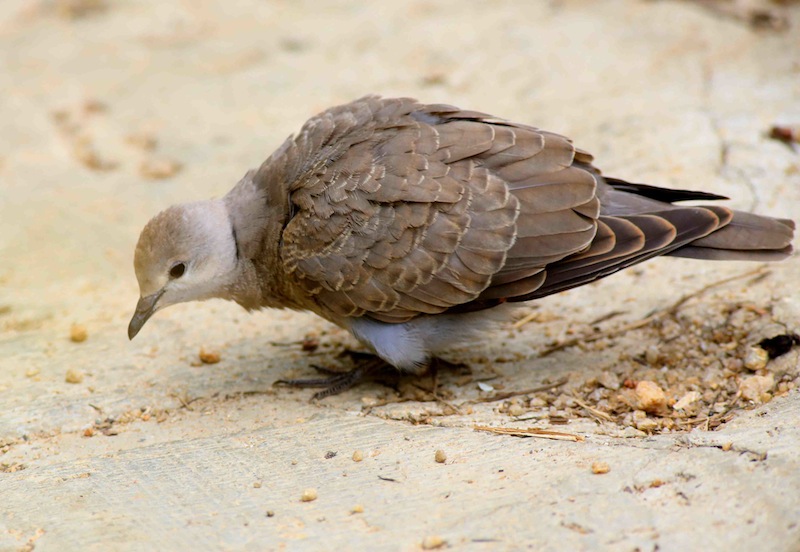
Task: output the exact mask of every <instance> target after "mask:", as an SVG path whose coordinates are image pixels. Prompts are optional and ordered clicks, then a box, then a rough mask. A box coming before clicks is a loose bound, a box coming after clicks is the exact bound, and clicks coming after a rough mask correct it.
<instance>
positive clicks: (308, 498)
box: [300, 487, 317, 502]
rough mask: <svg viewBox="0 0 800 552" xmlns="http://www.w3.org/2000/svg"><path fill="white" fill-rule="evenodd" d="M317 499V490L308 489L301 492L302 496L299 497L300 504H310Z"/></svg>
mask: <svg viewBox="0 0 800 552" xmlns="http://www.w3.org/2000/svg"><path fill="white" fill-rule="evenodd" d="M316 499H317V490H316V489H314V488H313V487H312V488H308V489H306V490H304V491H303V494H301V495H300V501H301V502H312V501H314V500H316Z"/></svg>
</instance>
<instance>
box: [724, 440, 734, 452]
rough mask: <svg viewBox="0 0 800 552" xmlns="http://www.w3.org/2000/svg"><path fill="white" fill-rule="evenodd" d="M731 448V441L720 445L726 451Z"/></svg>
mask: <svg viewBox="0 0 800 552" xmlns="http://www.w3.org/2000/svg"><path fill="white" fill-rule="evenodd" d="M732 448H733V443H731V442H728V443H725V444H724V445H722V450H723V451H724V452H728V451H729V450H731V449H732Z"/></svg>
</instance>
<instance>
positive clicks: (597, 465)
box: [592, 462, 611, 475]
mask: <svg viewBox="0 0 800 552" xmlns="http://www.w3.org/2000/svg"><path fill="white" fill-rule="evenodd" d="M609 471H611V467H610V466H609V465H608V462H592V473H594V474H598V475H600V474H604V473H608V472H609Z"/></svg>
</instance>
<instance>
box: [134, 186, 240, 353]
mask: <svg viewBox="0 0 800 552" xmlns="http://www.w3.org/2000/svg"><path fill="white" fill-rule="evenodd" d="M133 266H134V269H135V270H136V279H137V280H138V281H139V295H140V297H139V302H138V303H137V304H136V312H135V313H134V314H133V318H131V322H130V325H129V326H128V337H129V338H130V339H133V338H134V337H135V336H136V334H137V333H139V330H141V328H142V326H144V323H145V322H147V320H148V319H149V318H150V317H151V316H152V315H153V314H154V313H155V312H156V311H159V310H161V309H163V308H164V307H168V306H169V305H174V304H176V303H184V302H186V301H202V300H204V299H211V298H212V297H220V296H222V295H224V293H225V289H226V287H227V286H228V285H229V283H230V282H231V281H232V278H233V275H234V274H235V270H236V266H237V246H236V239H235V237H234V234H233V228H232V226H231V221H230V218H229V216H228V211H227V209H226V207H225V204H224V202H223V201H222V200H210V201H200V202H196V203H184V204H181V205H174V206H172V207H170V208H168V209H166V210H165V211H162V212H160V213H159V214H157V215H156V216H155V217H153V218H152V219H151V220H150V222H148V223H147V225H146V226H145V227H144V229H143V230H142V233H141V235H140V236H139V242H138V243H137V244H136V253H135V255H134V258H133Z"/></svg>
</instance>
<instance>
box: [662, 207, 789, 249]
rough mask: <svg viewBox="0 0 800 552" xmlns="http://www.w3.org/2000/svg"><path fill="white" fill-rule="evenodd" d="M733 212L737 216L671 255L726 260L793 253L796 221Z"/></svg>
mask: <svg viewBox="0 0 800 552" xmlns="http://www.w3.org/2000/svg"><path fill="white" fill-rule="evenodd" d="M732 213H733V218H732V219H731V221H730V222H729V223H728V224H726V225H725V226H723V227H722V228H719V229H717V230H715V231H714V232H712V233H711V234H709V235H707V236H704V237H702V238H699V239H697V240H694V241H693V242H691V243H688V244H686V245H684V246H683V247H679V248H678V249H675V250H674V251H671V252H669V253H667V255H671V256H673V257H687V258H690V259H703V260H724V261H734V260H739V261H778V260H781V259H784V258H786V257H788V256H789V255H791V253H792V237H793V236H794V228H795V226H794V221H792V220H789V219H777V218H771V217H765V216H761V215H755V214H753V213H745V212H743V211H733V212H732Z"/></svg>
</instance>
